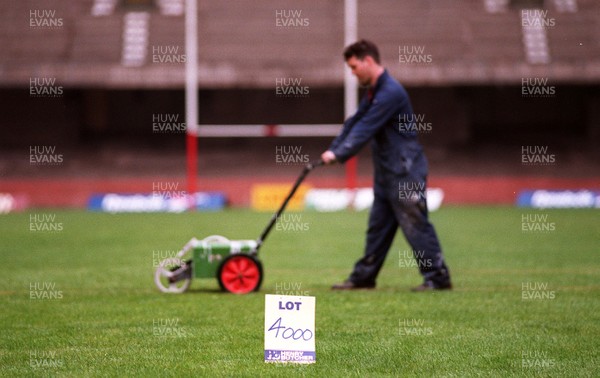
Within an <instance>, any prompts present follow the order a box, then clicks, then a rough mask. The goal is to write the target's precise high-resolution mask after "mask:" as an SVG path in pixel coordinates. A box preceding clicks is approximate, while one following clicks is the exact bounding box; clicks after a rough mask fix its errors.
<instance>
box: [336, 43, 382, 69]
mask: <svg viewBox="0 0 600 378" xmlns="http://www.w3.org/2000/svg"><path fill="white" fill-rule="evenodd" d="M353 56H355V57H356V59H360V60H363V59H364V58H365V56H370V57H371V58H373V60H374V61H375V62H376V63H377V64H380V63H381V62H380V60H379V49H378V48H377V45H375V44H374V43H373V42H371V41H367V40H366V39H361V40H360V41H358V42H354V43H353V44H351V45H350V46H348V47H346V49H345V50H344V59H345V60H348V59H350V58H352V57H353Z"/></svg>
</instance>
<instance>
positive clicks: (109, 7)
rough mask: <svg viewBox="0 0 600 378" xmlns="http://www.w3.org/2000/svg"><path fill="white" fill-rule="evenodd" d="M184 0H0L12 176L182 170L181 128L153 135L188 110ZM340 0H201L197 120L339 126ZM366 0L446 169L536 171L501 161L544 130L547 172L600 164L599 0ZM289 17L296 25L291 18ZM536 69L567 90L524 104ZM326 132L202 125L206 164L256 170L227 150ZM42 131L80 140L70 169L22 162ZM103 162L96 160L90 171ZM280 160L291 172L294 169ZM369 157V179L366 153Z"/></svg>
mask: <svg viewBox="0 0 600 378" xmlns="http://www.w3.org/2000/svg"><path fill="white" fill-rule="evenodd" d="M183 3H184V1H183V0H156V1H152V0H81V1H75V2H73V1H68V0H46V1H43V2H41V1H33V0H26V1H3V2H0V14H2V15H3V22H2V23H0V46H2V47H3V48H2V50H1V51H2V53H0V101H2V103H3V104H4V106H5V107H6V109H10V111H9V112H8V114H6V115H5V116H4V117H2V118H1V119H0V123H1V124H2V126H3V127H2V128H0V146H1V147H2V148H3V152H2V155H1V156H0V160H1V161H0V174H2V175H4V176H19V175H21V176H28V175H54V174H56V175H59V173H58V172H61V173H60V174H67V175H69V174H75V173H77V174H80V173H81V172H82V171H84V172H86V174H90V175H92V174H93V173H92V172H96V174H97V175H99V176H102V177H108V176H110V175H111V174H118V175H122V176H128V175H131V174H144V175H151V174H153V173H155V172H162V173H164V174H177V175H180V174H181V172H183V168H182V166H183V163H182V161H183V157H182V156H183V153H182V145H183V143H182V139H183V138H182V137H181V134H171V135H165V134H160V135H157V134H155V133H153V132H152V128H151V124H152V118H153V115H154V114H155V113H160V114H170V115H178V116H179V117H180V119H181V118H183V115H184V107H183V85H184V63H183V62H184V60H185V43H184V16H183ZM341 4H342V2H334V1H319V2H315V1H312V0H296V1H292V0H261V1H246V0H228V1H225V2H222V1H204V0H199V1H198V21H199V85H200V88H201V90H200V106H201V111H200V123H202V124H244V123H245V124H255V125H256V124H258V125H262V124H282V123H295V124H331V123H340V121H341V119H342V117H343V101H342V95H343V88H342V82H343V70H344V67H343V64H342V62H341V50H342V48H343V7H342V5H341ZM358 4H359V8H358V9H359V14H358V27H359V35H360V37H364V38H369V39H372V40H374V41H377V42H378V44H379V45H380V48H381V50H382V57H383V60H384V63H385V65H386V66H387V67H388V69H389V71H390V72H391V73H392V74H393V75H394V76H395V77H397V78H399V79H400V80H401V82H402V83H403V84H404V85H405V86H407V87H408V89H409V92H410V94H411V98H412V100H413V104H414V108H415V111H416V112H418V113H420V114H421V115H426V118H427V121H428V122H431V123H432V124H433V125H434V130H435V131H434V132H433V133H431V134H424V135H422V140H423V141H424V143H425V145H426V147H427V148H428V150H429V156H430V160H431V161H432V167H434V168H433V169H434V170H438V172H442V173H447V174H456V173H462V172H472V173H476V174H488V173H490V172H494V173H498V172H499V173H502V174H508V173H512V172H513V171H517V174H527V173H531V171H526V170H523V169H521V168H520V167H519V169H515V168H514V164H510V163H509V165H506V164H504V165H503V164H502V161H508V162H511V161H512V162H514V161H515V160H514V159H516V160H517V161H518V150H519V147H520V146H521V145H523V144H525V143H529V144H535V143H544V144H546V145H550V146H551V147H552V148H554V149H555V150H556V151H557V152H560V153H561V154H563V155H562V160H561V164H560V165H558V166H556V167H540V168H539V169H538V170H537V171H536V173H537V174H555V172H556V171H560V172H561V173H560V174H561V175H574V174H575V175H576V174H580V175H589V174H590V172H595V171H597V163H596V162H597V161H598V159H597V158H596V154H597V153H598V152H597V148H596V146H597V145H598V143H600V111H599V110H598V109H600V91H599V83H600V39H599V38H597V36H598V35H600V16H599V15H600V2H598V1H597V0H547V1H538V0H444V1H439V0H406V1H402V2H398V1H397V0H359V2H358ZM523 9H533V10H538V11H541V12H543V13H538V14H542V15H543V19H544V20H546V21H547V22H550V21H552V24H553V25H550V24H548V25H547V27H545V28H543V32H544V36H545V41H546V42H547V50H545V54H546V55H543V56H545V58H544V59H541V60H531V57H530V58H529V59H528V50H527V46H528V45H527V44H526V43H524V41H527V39H524V35H523V30H524V28H523V13H522V10H523ZM132 12H144V14H147V15H148V16H143V18H144V20H145V21H147V23H146V22H145V21H144V22H143V28H142V29H143V30H146V31H147V34H142V35H143V36H145V37H143V38H142V46H145V48H143V49H142V50H137V51H143V52H144V53H143V54H141V55H139V56H137V58H135V59H133V61H128V60H127V59H125V60H124V56H125V55H126V54H124V51H127V49H126V46H128V44H127V43H126V42H127V41H129V40H128V39H127V36H128V35H129V34H128V33H127V32H126V27H125V26H126V22H125V19H126V17H127V15H128V14H131V13H132ZM284 20H285V22H288V21H289V20H291V21H293V24H294V25H293V26H290V25H287V26H285V25H284V23H285V22H284ZM144 38H145V39H144ZM132 40H133V41H139V37H138V38H133V39H132ZM535 41H536V40H535V39H534V42H535ZM531 47H534V48H535V47H539V45H538V44H536V43H534V44H533V45H532V46H531ZM534 56H536V55H535V54H534ZM278 78H295V79H301V80H302V83H303V84H305V85H307V86H308V87H309V88H310V95H309V96H307V97H306V98H286V99H281V98H279V99H278V98H276V97H275V95H274V89H275V83H276V80H277V79H278ZM529 78H541V79H545V80H547V81H548V82H549V84H548V85H549V86H552V88H555V89H556V92H557V95H556V96H555V97H552V98H549V99H548V98H546V99H542V98H534V99H528V100H527V101H524V100H523V98H522V96H521V89H522V82H523V81H524V80H525V79H529ZM47 79H48V80H50V81H51V82H52V83H54V84H53V85H54V87H55V88H53V89H56V90H58V89H60V90H61V93H62V95H59V96H55V97H42V98H39V97H33V96H31V94H30V93H29V90H28V89H31V86H32V84H31V82H32V80H33V81H36V80H47ZM565 128H567V129H568V133H565ZM15 129H16V130H19V133H15V132H14V130H15ZM218 134H219V133H215V135H218ZM222 135H224V134H222ZM257 139H260V140H257ZM328 141H329V138H313V139H301V140H291V139H283V140H277V141H275V140H272V139H269V138H264V139H263V138H255V139H254V140H252V141H247V140H241V138H233V139H232V138H222V139H218V138H215V139H211V140H210V141H206V140H203V139H202V138H201V140H200V142H199V143H200V150H201V151H202V152H201V156H202V158H201V161H200V171H201V172H202V174H215V175H218V174H219V173H222V172H225V171H226V172H227V174H229V175H239V174H243V172H245V170H246V169H247V168H246V167H242V166H232V165H231V164H229V165H226V166H225V165H224V164H222V163H221V165H219V163H220V162H223V161H225V159H226V156H224V152H223V151H230V152H231V151H235V152H236V153H237V154H239V155H240V156H248V155H247V154H252V156H254V159H255V161H260V162H263V163H266V164H269V163H272V162H273V159H272V151H273V150H274V145H277V144H281V143H287V144H293V143H298V144H302V145H304V146H307V149H309V148H310V151H311V154H312V153H315V154H316V153H317V151H319V150H320V149H321V148H322V147H324V146H326V145H327V143H328ZM42 144H52V145H57V146H58V147H60V148H62V149H64V150H66V151H68V152H69V153H70V155H69V156H70V157H69V159H67V161H68V164H65V165H66V166H65V167H63V169H61V170H60V171H59V170H44V171H43V172H42V171H39V170H36V168H35V167H31V166H28V165H27V164H26V162H25V163H22V164H21V163H19V161H20V160H19V159H18V157H19V156H21V155H22V151H23V150H25V149H27V148H28V147H29V146H30V145H42ZM309 146H310V147H309ZM143 148H148V149H147V150H144V149H143ZM158 150H160V153H157V152H156V151H158ZM515 151H517V152H515ZM261 154H263V155H261ZM365 154H367V155H368V151H366V152H365ZM499 156H500V157H501V158H498V157H499ZM515 156H517V157H516V158H515ZM450 157H451V158H450ZM21 160H23V159H21ZM94 164H97V165H99V167H98V168H97V169H98V171H88V170H87V168H88V167H90V166H92V165H94ZM174 166H177V168H175V169H174V168H173V167H174ZM82 167H83V168H82ZM278 168H280V169H281V170H282V171H283V172H292V173H293V172H295V168H296V167H293V166H292V167H278ZM359 168H360V171H361V173H363V174H364V175H366V176H368V174H369V169H370V164H369V162H368V161H367V159H362V160H361V162H360V166H359ZM98 172H100V173H98Z"/></svg>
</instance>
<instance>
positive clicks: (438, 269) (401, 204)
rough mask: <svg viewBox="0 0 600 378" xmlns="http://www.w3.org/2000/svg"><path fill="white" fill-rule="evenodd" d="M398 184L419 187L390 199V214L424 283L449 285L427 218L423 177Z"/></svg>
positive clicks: (440, 251) (443, 286)
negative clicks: (393, 199)
mask: <svg viewBox="0 0 600 378" xmlns="http://www.w3.org/2000/svg"><path fill="white" fill-rule="evenodd" d="M399 187H401V188H411V189H412V188H420V189H421V190H411V191H410V195H406V194H407V193H408V191H407V193H401V195H400V196H399V198H398V200H396V201H392V204H393V208H394V214H395V216H396V219H397V221H398V224H399V226H400V228H401V229H402V231H403V233H404V236H405V237H406V240H407V242H408V244H409V245H410V247H411V248H412V250H413V255H414V257H415V259H416V261H417V264H418V267H419V271H420V273H421V275H422V276H423V278H424V281H425V283H426V284H428V285H432V286H433V287H434V288H449V287H450V286H451V283H450V272H449V270H448V267H447V266H446V263H445V262H444V256H443V254H442V249H441V246H440V242H439V240H438V237H437V234H436V232H435V228H434V227H433V225H432V224H431V222H430V221H429V216H428V211H427V200H426V198H425V181H405V182H403V184H401V185H400V186H399ZM415 192H417V193H415Z"/></svg>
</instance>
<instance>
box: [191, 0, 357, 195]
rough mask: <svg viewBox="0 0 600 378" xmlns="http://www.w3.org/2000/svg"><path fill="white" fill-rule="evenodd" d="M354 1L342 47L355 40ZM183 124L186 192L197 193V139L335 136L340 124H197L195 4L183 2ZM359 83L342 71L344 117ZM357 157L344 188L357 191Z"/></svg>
mask: <svg viewBox="0 0 600 378" xmlns="http://www.w3.org/2000/svg"><path fill="white" fill-rule="evenodd" d="M357 15H358V12H357V0H344V46H347V45H349V44H350V43H352V42H354V41H356V39H357V28H358V18H357V17H358V16H357ZM185 51H186V57H187V59H186V63H185V122H186V165H187V167H186V175H187V192H188V193H189V194H193V193H196V191H197V189H198V186H197V176H198V140H197V138H199V137H234V136H241V137H252V136H254V137H263V136H335V135H337V133H338V132H339V129H340V125H339V124H335V125H331V124H323V125H227V127H223V126H224V125H220V126H222V127H218V126H219V125H202V126H200V125H198V3H197V0H185ZM357 104H358V84H357V81H356V79H355V78H354V76H352V73H351V72H350V70H349V69H345V70H344V118H348V117H349V116H350V115H352V114H354V113H355V112H356V108H357ZM356 177H357V158H356V157H354V158H352V159H350V160H349V161H348V162H346V187H347V188H349V189H355V188H356V181H357V179H356Z"/></svg>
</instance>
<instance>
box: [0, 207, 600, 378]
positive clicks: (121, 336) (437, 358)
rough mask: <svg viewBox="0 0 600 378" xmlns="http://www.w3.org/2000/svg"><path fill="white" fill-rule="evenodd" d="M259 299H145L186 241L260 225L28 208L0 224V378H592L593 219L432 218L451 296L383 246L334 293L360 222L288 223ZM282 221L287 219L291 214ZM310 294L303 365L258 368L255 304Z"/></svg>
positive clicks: (204, 285) (599, 322)
mask: <svg viewBox="0 0 600 378" xmlns="http://www.w3.org/2000/svg"><path fill="white" fill-rule="evenodd" d="M289 215H290V216H289V217H288V218H287V219H286V218H284V219H283V221H284V222H286V223H285V225H282V226H280V227H278V228H277V229H274V230H273V232H272V234H271V235H270V236H269V239H268V240H267V241H266V243H265V245H264V247H263V249H262V250H261V256H260V257H261V261H262V262H263V265H264V270H265V278H264V280H263V285H262V289H261V291H260V292H258V293H253V294H250V295H245V296H236V295H232V294H226V293H221V292H219V291H218V284H217V281H216V279H210V280H195V281H194V282H193V283H192V286H191V289H190V291H189V292H187V293H185V294H183V295H167V294H162V293H160V292H158V290H157V289H156V288H155V287H154V283H153V280H152V274H153V271H154V267H155V265H156V264H157V263H158V260H160V259H162V258H163V257H165V256H169V255H173V254H175V253H176V252H177V250H179V249H180V248H181V247H182V246H183V245H184V244H185V243H186V242H187V241H188V240H189V239H190V238H191V237H192V236H195V237H198V238H203V237H206V236H208V235H212V234H221V235H224V236H226V237H229V238H231V239H254V238H256V237H257V236H258V234H259V233H260V231H261V230H262V227H263V226H264V225H265V224H266V223H267V221H268V219H269V217H270V214H268V213H254V212H250V211H241V210H228V211H224V212H219V213H195V214H190V213H185V214H122V215H111V214H101V213H89V212H79V211H59V210H57V211H53V210H47V209H45V210H39V211H32V212H31V213H21V214H9V215H2V216H0V233H1V235H2V241H1V242H0V256H1V258H2V267H1V268H0V269H1V274H0V301H1V307H2V310H1V311H0V327H1V332H2V337H1V339H0V373H1V374H2V375H4V376H11V377H13V376H44V375H52V376H140V377H141V376H144V377H146V376H211V377H212V376H224V377H225V376H227V377H229V376H248V377H254V376H322V377H334V376H335V377H338V376H339V377H348V376H355V377H365V376H454V377H468V376H498V377H500V376H502V377H504V376H556V377H559V376H561V377H562V376H573V377H575V376H576V377H583V376H590V377H591V376H598V375H600V357H599V356H598V350H600V259H599V249H598V248H599V245H600V244H599V239H598V238H599V235H600V233H599V224H600V222H599V221H600V213H599V212H598V211H597V210H595V211H594V210H545V211H537V210H526V209H515V208H508V207H473V208H470V207H460V208H455V207H446V208H442V209H441V210H440V211H438V212H436V213H433V214H432V216H431V217H432V220H433V222H434V224H435V225H436V228H437V231H438V234H439V236H440V239H441V242H442V245H443V248H444V250H445V254H446V259H447V262H448V265H449V267H450V269H451V272H452V274H453V282H454V286H455V290H453V291H452V292H436V293H420V294H415V293H411V292H409V288H410V287H411V286H415V285H417V284H419V283H420V277H419V275H418V273H417V268H416V266H415V265H414V261H413V260H412V258H410V254H411V253H412V252H411V251H410V249H409V248H408V246H407V244H406V243H405V241H404V239H403V237H402V235H401V233H399V234H398V236H397V238H396V241H395V243H394V246H393V247H392V250H391V251H390V253H389V255H388V257H387V260H386V264H385V266H384V268H383V270H382V272H381V274H380V277H379V280H378V288H377V290H375V291H358V292H332V291H331V290H330V289H329V288H330V285H331V284H333V283H335V282H338V281H341V280H343V279H345V278H346V277H347V275H348V273H349V272H350V269H351V267H352V265H353V264H354V262H355V260H356V259H357V258H358V257H359V256H360V255H361V254H362V249H363V244H364V232H365V229H366V221H367V214H366V213H364V212H362V213H354V212H339V213H315V212H304V213H289ZM292 215H293V216H292ZM276 291H279V292H289V291H292V292H294V294H296V293H298V292H299V293H301V294H306V295H313V296H316V298H317V311H316V346H317V363H316V364H314V365H309V366H297V365H291V364H290V365H277V364H265V363H264V362H263V331H264V330H263V319H264V318H263V312H264V294H267V293H275V292H276Z"/></svg>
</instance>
